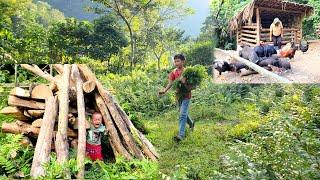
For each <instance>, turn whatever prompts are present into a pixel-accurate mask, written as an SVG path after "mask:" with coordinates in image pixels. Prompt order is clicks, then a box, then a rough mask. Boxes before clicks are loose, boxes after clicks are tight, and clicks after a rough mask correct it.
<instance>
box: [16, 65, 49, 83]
mask: <svg viewBox="0 0 320 180" xmlns="http://www.w3.org/2000/svg"><path fill="white" fill-rule="evenodd" d="M20 66H21V67H23V68H24V69H27V70H28V71H30V72H32V73H34V74H36V75H38V76H40V77H42V78H44V79H46V80H48V81H50V82H51V81H54V78H53V77H52V76H51V75H50V74H48V73H46V72H43V71H42V70H41V69H40V68H39V67H38V66H37V65H33V66H31V65H29V64H20Z"/></svg>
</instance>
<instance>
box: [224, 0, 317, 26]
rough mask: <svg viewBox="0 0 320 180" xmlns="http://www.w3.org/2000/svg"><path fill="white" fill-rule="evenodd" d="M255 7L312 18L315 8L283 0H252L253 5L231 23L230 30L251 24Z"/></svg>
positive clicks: (248, 6)
mask: <svg viewBox="0 0 320 180" xmlns="http://www.w3.org/2000/svg"><path fill="white" fill-rule="evenodd" d="M255 7H262V8H268V9H270V11H272V9H274V10H277V11H279V10H283V11H284V12H285V11H292V12H294V13H295V14H297V13H300V14H303V15H304V16H310V15H312V13H313V7H312V6H309V5H305V4H298V3H294V2H289V1H282V0H252V2H251V3H249V4H248V5H247V6H246V7H245V8H244V9H243V10H242V11H241V12H239V13H238V14H237V15H236V16H234V17H233V18H232V19H231V21H230V23H229V29H230V30H231V31H235V30H236V29H237V28H238V27H239V26H240V25H241V24H242V22H249V24H250V23H251V20H252V17H253V15H254V8H255Z"/></svg>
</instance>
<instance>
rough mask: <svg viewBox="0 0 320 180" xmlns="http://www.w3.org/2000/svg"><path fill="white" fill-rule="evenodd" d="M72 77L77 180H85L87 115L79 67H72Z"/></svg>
mask: <svg viewBox="0 0 320 180" xmlns="http://www.w3.org/2000/svg"><path fill="white" fill-rule="evenodd" d="M71 77H72V79H73V81H74V82H76V90H77V107H78V125H79V127H78V149H77V168H78V169H79V172H78V175H77V179H84V159H85V152H86V115H85V105H84V96H83V89H82V86H83V81H82V79H81V77H80V73H79V69H78V67H77V65H75V64H73V65H72V70H71Z"/></svg>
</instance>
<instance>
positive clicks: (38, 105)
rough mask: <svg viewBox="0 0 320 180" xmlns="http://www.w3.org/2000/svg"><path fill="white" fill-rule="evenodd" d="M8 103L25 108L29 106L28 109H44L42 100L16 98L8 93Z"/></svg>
mask: <svg viewBox="0 0 320 180" xmlns="http://www.w3.org/2000/svg"><path fill="white" fill-rule="evenodd" d="M8 104H9V105H10V106H19V107H25V108H29V109H44V108H45V103H43V102H37V101H34V100H25V99H21V98H18V97H16V96H11V95H9V98H8Z"/></svg>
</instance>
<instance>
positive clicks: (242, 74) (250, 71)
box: [240, 69, 258, 77]
mask: <svg viewBox="0 0 320 180" xmlns="http://www.w3.org/2000/svg"><path fill="white" fill-rule="evenodd" d="M251 74H258V72H256V71H252V70H247V69H241V73H240V76H241V77H243V76H249V75H251Z"/></svg>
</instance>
